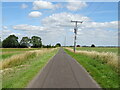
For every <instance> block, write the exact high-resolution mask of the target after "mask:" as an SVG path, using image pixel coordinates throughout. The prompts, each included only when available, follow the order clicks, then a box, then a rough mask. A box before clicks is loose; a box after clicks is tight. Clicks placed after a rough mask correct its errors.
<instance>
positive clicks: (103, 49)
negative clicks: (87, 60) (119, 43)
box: [76, 47, 118, 53]
mask: <svg viewBox="0 0 120 90" xmlns="http://www.w3.org/2000/svg"><path fill="white" fill-rule="evenodd" d="M76 50H82V51H83V50H87V51H97V52H113V53H118V48H109V47H77V48H76Z"/></svg>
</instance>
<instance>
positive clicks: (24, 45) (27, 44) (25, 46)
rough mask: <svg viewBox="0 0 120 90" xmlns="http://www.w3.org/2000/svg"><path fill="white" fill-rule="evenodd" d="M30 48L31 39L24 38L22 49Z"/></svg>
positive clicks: (21, 43)
mask: <svg viewBox="0 0 120 90" xmlns="http://www.w3.org/2000/svg"><path fill="white" fill-rule="evenodd" d="M29 46H30V39H29V38H28V37H22V40H21V41H20V47H21V48H27V47H29Z"/></svg>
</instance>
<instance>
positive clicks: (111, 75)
mask: <svg viewBox="0 0 120 90" xmlns="http://www.w3.org/2000/svg"><path fill="white" fill-rule="evenodd" d="M65 51H66V52H67V53H68V54H69V55H71V56H72V57H73V58H74V59H76V60H77V61H78V62H79V63H80V64H81V65H82V66H83V67H84V68H85V69H86V70H87V72H88V73H89V74H90V75H91V76H92V77H93V78H94V79H95V80H96V81H97V82H98V84H99V85H100V86H101V87H102V88H120V87H119V77H118V73H117V72H116V71H114V69H113V68H112V67H111V66H110V65H108V64H104V63H102V61H101V60H97V59H93V58H91V57H89V56H86V55H83V54H79V53H73V52H71V51H69V50H67V49H65Z"/></svg>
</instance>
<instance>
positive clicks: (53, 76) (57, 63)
mask: <svg viewBox="0 0 120 90" xmlns="http://www.w3.org/2000/svg"><path fill="white" fill-rule="evenodd" d="M27 88H100V86H99V85H98V84H97V83H96V82H95V81H94V80H93V79H92V78H91V76H90V75H89V74H88V73H87V71H86V70H85V69H84V68H83V67H82V66H81V65H80V64H78V63H77V61H76V60H74V59H73V58H72V57H71V56H69V55H68V54H67V53H65V52H64V50H63V49H62V48H60V50H59V51H58V53H57V54H56V55H55V56H54V57H53V58H52V59H51V60H50V61H49V62H48V64H47V65H46V66H45V67H44V68H43V70H42V71H40V72H39V73H38V75H37V76H36V77H35V78H34V79H33V80H32V81H31V82H30V83H29V84H28V86H27Z"/></svg>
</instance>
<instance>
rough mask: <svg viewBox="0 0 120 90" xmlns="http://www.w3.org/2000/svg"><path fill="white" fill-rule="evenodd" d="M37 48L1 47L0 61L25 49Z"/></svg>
mask: <svg viewBox="0 0 120 90" xmlns="http://www.w3.org/2000/svg"><path fill="white" fill-rule="evenodd" d="M32 50H39V49H36V48H30V49H28V48H1V49H0V51H1V54H0V61H1V60H5V59H7V58H10V57H11V56H13V55H17V54H21V53H24V52H26V51H32Z"/></svg>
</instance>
